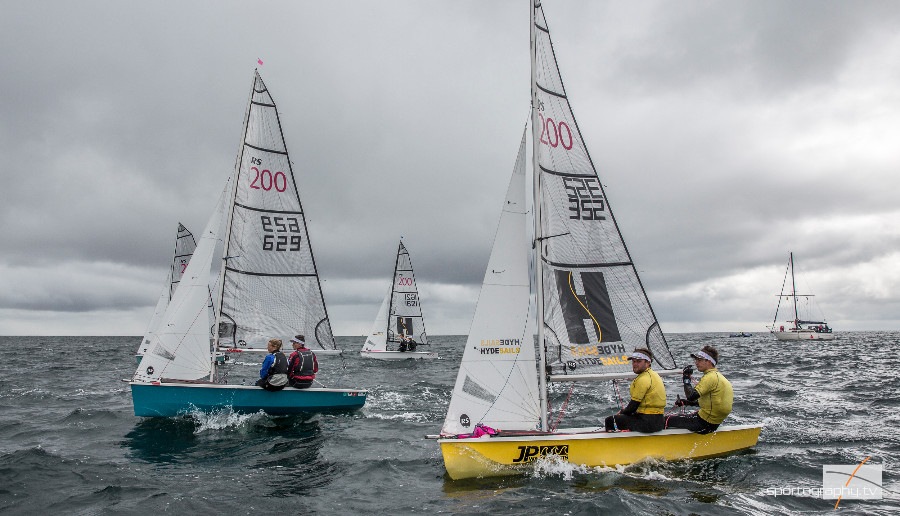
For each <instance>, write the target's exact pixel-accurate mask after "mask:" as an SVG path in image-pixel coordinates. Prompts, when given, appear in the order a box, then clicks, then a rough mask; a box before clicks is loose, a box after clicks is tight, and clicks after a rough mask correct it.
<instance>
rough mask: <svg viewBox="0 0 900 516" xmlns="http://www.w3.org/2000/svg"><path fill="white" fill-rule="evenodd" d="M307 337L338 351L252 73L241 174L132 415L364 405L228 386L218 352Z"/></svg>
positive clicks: (337, 393) (270, 118) (182, 287)
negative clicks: (219, 251) (213, 272)
mask: <svg viewBox="0 0 900 516" xmlns="http://www.w3.org/2000/svg"><path fill="white" fill-rule="evenodd" d="M223 221H225V224H224V226H225V235H224V238H223V236H222V235H221V234H220V228H221V226H222V222H223ZM217 242H222V245H223V248H224V254H223V256H222V257H221V267H220V272H219V279H218V282H217V289H216V290H217V295H216V298H215V303H214V308H215V321H216V322H215V324H214V325H213V328H216V329H217V331H215V332H213V333H214V334H213V335H212V343H211V342H210V337H211V336H210V329H209V324H208V323H207V318H206V313H207V312H206V310H207V305H208V301H209V283H210V277H209V276H210V274H209V273H210V269H211V266H212V264H213V263H214V259H215V256H216V255H215V250H216V247H217V245H216V244H217ZM300 333H302V334H305V335H306V342H307V346H308V347H309V348H311V349H313V350H314V351H316V352H317V353H318V352H321V351H320V350H323V351H329V350H334V349H335V344H334V337H333V336H332V332H331V324H330V322H329V320H328V314H327V312H326V310H325V302H324V299H323V297H322V289H321V287H320V285H319V276H318V273H317V271H316V266H315V260H314V259H313V254H312V248H311V247H310V244H309V239H308V233H307V230H306V218H305V216H304V212H303V208H302V206H301V204H300V197H299V193H298V190H297V186H296V182H295V180H294V173H293V170H292V167H291V161H290V159H289V157H288V152H287V147H286V145H285V142H284V137H283V135H282V132H281V123H280V121H279V118H278V112H277V109H276V107H275V102H274V101H273V100H272V97H271V95H270V94H269V91H268V89H267V88H266V86H265V84H264V83H263V81H262V78H261V77H260V76H259V73H257V72H254V77H253V87H252V89H251V92H250V100H249V104H248V107H247V112H246V115H245V118H244V132H243V139H242V141H241V150H240V153H239V156H238V160H237V163H236V165H235V171H234V173H233V175H232V176H231V177H230V178H229V180H228V182H227V183H226V186H225V189H224V190H223V192H222V194H221V196H220V198H219V202H218V204H217V206H216V209H215V211H214V212H213V215H212V217H211V218H210V220H209V223H208V224H207V226H206V229H204V231H203V233H202V235H201V237H200V241H199V243H198V245H197V248H196V250H195V251H194V255H193V257H192V258H191V260H190V262H189V263H188V265H187V268H186V270H185V271H184V275H183V278H182V281H181V283H180V284H179V285H178V287H177V289H176V291H175V294H174V296H173V297H172V300H171V301H170V302H169V304H168V307H167V308H166V310H165V313H164V314H163V316H162V318H161V320H160V323H159V325H158V329H157V331H155V332H154V333H153V335H152V337H151V339H150V343H149V345H148V348H147V352H146V353H145V354H144V358H143V359H142V361H141V363H140V365H139V366H138V368H137V370H136V371H135V373H134V376H133V378H132V381H131V382H130V384H131V394H132V400H133V402H134V413H135V415H137V416H174V415H177V414H182V413H186V412H190V411H193V410H201V411H211V410H217V409H222V408H226V407H230V408H231V409H232V410H234V411H235V412H245V413H246V412H257V411H260V410H262V411H264V412H266V413H269V414H275V415H279V414H298V413H309V412H318V411H323V410H337V409H343V410H352V409H357V408H359V407H361V406H363V404H364V403H365V401H366V395H367V391H365V390H360V389H329V388H308V389H294V388H290V387H289V388H286V389H284V390H281V391H278V392H268V391H266V390H263V389H261V388H259V387H256V386H244V385H229V384H226V383H224V382H225V378H223V375H222V374H220V371H219V369H220V368H221V367H223V366H219V365H218V364H217V363H216V361H215V354H216V352H217V351H227V352H259V353H265V352H266V350H265V346H266V343H267V341H268V340H269V339H270V338H280V339H282V340H283V341H284V342H288V339H290V337H292V336H294V335H295V334H300ZM288 349H289V348H288ZM261 361H262V360H260V362H261Z"/></svg>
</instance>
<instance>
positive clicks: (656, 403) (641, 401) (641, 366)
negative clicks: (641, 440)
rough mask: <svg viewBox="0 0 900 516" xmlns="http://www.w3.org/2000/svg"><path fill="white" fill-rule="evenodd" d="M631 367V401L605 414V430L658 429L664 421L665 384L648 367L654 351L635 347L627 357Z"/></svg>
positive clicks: (663, 425)
mask: <svg viewBox="0 0 900 516" xmlns="http://www.w3.org/2000/svg"><path fill="white" fill-rule="evenodd" d="M628 360H630V361H631V370H632V371H634V374H636V375H637V378H635V379H634V381H632V382H631V389H629V391H630V394H631V401H630V402H629V403H628V405H627V406H625V408H623V409H622V410H620V411H619V412H618V413H617V414H615V415H613V416H609V417H607V418H606V421H605V423H606V431H607V432H614V431H616V430H633V431H635V432H645V433H650V432H659V431H660V430H662V429H663V427H665V424H666V421H665V416H663V414H664V413H665V409H666V388H665V386H664V385H663V382H662V378H660V377H659V375H658V374H656V371H654V370H653V369H650V362H651V361H652V360H653V354H652V353H650V350H649V349H644V348H637V349H635V350H634V353H632V354H631V356H629V357H628Z"/></svg>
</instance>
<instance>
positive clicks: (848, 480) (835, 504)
mask: <svg viewBox="0 0 900 516" xmlns="http://www.w3.org/2000/svg"><path fill="white" fill-rule="evenodd" d="M871 458H872V457H871V456H869V457H866V458H865V459H863V461H862V462H860V463H859V466H856V469H854V470H853V475H855V474H856V472H857V471H859V468H861V467H862V465H863V464H865V463H866V461H867V460H869V459H871ZM853 475H850V478H848V479H847V483H846V484H844V487H847V486H849V485H850V481H851V480H853ZM843 496H844V495H841V496H838V501H836V502H834V508H835V509H837V506H838V504H839V503H841V498H842V497H843Z"/></svg>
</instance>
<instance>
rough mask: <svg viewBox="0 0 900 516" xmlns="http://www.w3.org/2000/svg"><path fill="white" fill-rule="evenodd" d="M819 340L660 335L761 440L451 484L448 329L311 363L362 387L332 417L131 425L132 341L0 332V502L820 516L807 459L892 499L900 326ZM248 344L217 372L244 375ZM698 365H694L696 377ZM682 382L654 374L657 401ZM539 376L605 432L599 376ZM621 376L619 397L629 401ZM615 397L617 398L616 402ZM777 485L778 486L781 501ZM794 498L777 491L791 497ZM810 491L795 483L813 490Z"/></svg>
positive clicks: (830, 504)
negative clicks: (392, 354)
mask: <svg viewBox="0 0 900 516" xmlns="http://www.w3.org/2000/svg"><path fill="white" fill-rule="evenodd" d="M837 337H838V338H837V339H836V340H834V341H831V342H822V341H814V342H776V341H774V340H772V339H771V337H770V336H769V335H767V334H758V335H757V336H754V337H752V338H728V336H727V334H713V333H702V334H672V335H669V342H670V347H671V348H672V351H673V353H674V354H675V356H676V358H677V361H678V363H679V365H682V366H683V365H685V364H687V363H688V358H687V355H688V353H689V352H692V351H694V350H697V349H699V348H700V347H701V346H703V345H706V344H711V345H714V346H716V347H718V349H719V351H720V355H721V364H720V365H721V367H720V370H721V371H722V372H723V373H724V374H725V375H726V377H728V378H729V379H730V380H731V382H732V384H733V386H734V392H735V404H734V411H733V412H732V415H731V416H730V417H729V418H728V419H727V420H726V422H725V423H726V424H728V423H731V424H746V423H754V422H762V423H764V424H765V425H766V426H765V428H764V429H763V431H762V433H761V435H760V439H759V444H758V445H757V446H756V447H755V448H753V449H752V450H750V451H745V452H741V453H736V454H733V455H730V456H727V457H722V458H715V459H708V460H701V461H687V462H660V461H655V460H647V461H644V462H641V463H638V464H633V465H630V466H626V467H615V468H586V467H583V466H577V465H572V464H568V463H565V462H560V461H558V460H554V459H552V458H547V459H542V460H540V461H538V462H536V463H535V464H534V465H533V470H531V471H530V472H529V474H527V475H522V476H518V477H505V478H490V479H471V480H462V481H453V480H450V479H449V478H448V477H447V476H446V473H445V471H444V466H443V461H442V459H441V454H440V450H439V447H438V445H437V443H436V442H434V441H430V440H426V439H424V436H425V435H426V434H436V433H438V432H439V430H440V427H441V424H442V422H443V419H444V414H445V411H446V407H447V403H448V401H449V397H450V393H451V391H452V389H453V384H454V382H455V380H456V372H457V369H458V366H459V358H460V356H461V353H462V347H463V344H464V342H465V337H461V336H444V337H441V336H437V337H434V338H433V340H432V342H433V345H432V346H431V350H432V351H437V352H439V353H440V354H441V355H442V356H443V357H444V358H443V360H423V361H404V362H382V361H377V360H369V359H364V358H360V357H358V355H356V353H355V352H356V351H357V350H358V349H359V348H360V347H362V343H363V341H364V338H363V337H339V338H338V345H339V347H341V348H343V349H347V350H350V353H349V354H348V355H347V356H346V357H345V358H343V359H341V358H339V357H321V358H320V359H319V364H320V368H321V372H320V374H319V379H320V380H321V381H322V382H323V383H324V384H326V385H327V386H334V387H363V388H366V389H369V398H368V401H367V403H366V406H365V407H364V408H363V409H362V410H359V411H356V412H352V413H347V414H320V415H313V416H308V417H270V416H266V415H264V414H249V415H242V414H235V413H233V412H230V411H229V410H227V409H223V410H222V411H219V412H217V413H213V414H195V415H193V416H186V417H179V418H168V419H154V418H137V417H135V416H134V413H133V409H132V406H131V395H130V391H129V388H128V384H127V383H124V382H122V381H121V379H122V378H130V377H131V375H132V373H133V371H134V368H135V359H134V352H135V350H136V349H137V346H138V343H139V342H140V338H139V337H0V512H3V513H9V514H33V513H37V512H39V511H41V512H46V511H56V512H62V513H65V514H100V513H122V514H153V513H160V512H166V511H169V512H177V513H212V512H217V513H222V514H259V513H261V512H262V511H269V512H270V513H271V511H277V512H284V513H285V514H287V513H292V514H298V513H318V514H362V513H390V514H416V513H419V514H421V513H426V514H432V513H453V514H529V515H533V514H548V513H549V514H598V513H605V512H615V513H619V514H623V513H634V514H642V513H643V514H691V513H694V514H773V513H781V514H790V513H797V514H799V513H810V512H812V513H818V512H832V511H833V510H834V509H833V508H834V500H823V499H822V498H821V497H817V496H815V492H816V491H815V490H816V489H819V488H821V487H822V467H823V466H824V465H828V464H847V465H850V464H859V463H860V462H861V461H862V460H863V459H865V458H866V457H871V458H870V459H869V461H868V462H867V464H876V465H881V466H882V467H883V487H884V489H885V491H884V496H885V498H884V499H881V500H867V501H858V500H842V501H841V502H840V507H839V510H841V511H845V512H851V513H870V514H895V513H897V512H898V511H900V500H898V497H900V494H897V493H900V462H898V459H900V413H898V409H900V381H898V374H897V371H898V370H900V358H898V356H897V352H898V350H900V332H838V333H837ZM262 358H263V357H262V355H258V356H257V355H249V356H246V355H245V356H240V357H239V358H237V359H235V360H234V361H233V362H232V365H231V366H230V367H231V369H232V372H231V373H230V374H229V380H230V381H231V382H232V383H240V378H242V377H243V378H246V379H248V380H249V379H254V377H255V375H257V374H258V370H259V363H260V362H261V361H262ZM695 375H696V373H695ZM679 380H680V378H672V379H668V380H666V382H667V392H668V398H669V405H670V406H671V403H672V401H674V399H675V395H676V394H678V393H681V387H680V384H679ZM571 387H572V385H571V384H556V385H553V386H552V400H551V403H552V407H553V411H554V414H553V418H552V421H555V420H556V419H557V417H558V410H559V407H561V406H562V405H563V402H564V400H565V399H566V397H568V398H569V401H568V404H567V405H566V410H565V413H564V414H563V415H562V423H561V426H573V427H585V426H600V425H602V420H603V417H605V416H606V415H609V414H612V413H614V412H616V411H617V410H618V408H619V402H620V400H619V397H618V395H617V394H616V389H615V388H614V386H613V384H612V382H602V383H581V384H577V385H575V386H574V389H573V390H572V391H571V393H570V388H571ZM627 389H628V383H627V382H620V384H619V392H620V393H622V395H625V396H627ZM626 401H627V400H626ZM889 491H892V492H893V493H892V492H889ZM785 493H788V494H785ZM791 493H793V494H791ZM811 493H812V494H811Z"/></svg>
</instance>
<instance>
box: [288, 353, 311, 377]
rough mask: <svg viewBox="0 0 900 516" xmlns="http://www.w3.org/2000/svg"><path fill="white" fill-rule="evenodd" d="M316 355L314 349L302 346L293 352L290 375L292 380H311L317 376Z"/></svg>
mask: <svg viewBox="0 0 900 516" xmlns="http://www.w3.org/2000/svg"><path fill="white" fill-rule="evenodd" d="M316 369H318V368H317V367H316V356H315V355H314V354H313V352H312V351H310V350H308V349H306V348H301V349H298V350H295V351H294V353H292V354H291V367H290V373H288V377H289V378H290V379H291V380H298V379H299V380H309V379H312V378H315V377H316Z"/></svg>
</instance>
